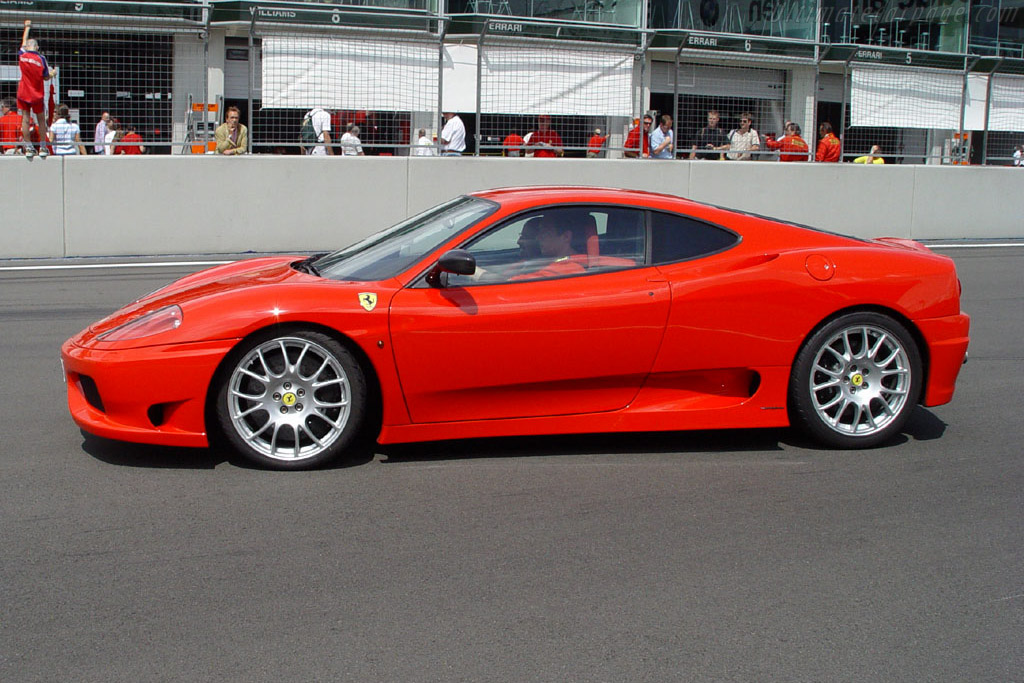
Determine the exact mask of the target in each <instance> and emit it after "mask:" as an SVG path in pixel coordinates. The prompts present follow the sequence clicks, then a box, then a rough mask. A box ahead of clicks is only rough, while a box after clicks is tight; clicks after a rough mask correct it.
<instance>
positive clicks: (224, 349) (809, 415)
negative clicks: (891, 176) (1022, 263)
mask: <svg viewBox="0 0 1024 683" xmlns="http://www.w3.org/2000/svg"><path fill="white" fill-rule="evenodd" d="M968 327H969V318H968V316H966V315H965V314H963V313H962V312H961V311H960V283H959V281H958V279H957V274H956V270H955V268H954V265H953V262H952V261H951V260H950V259H948V258H946V257H944V256H940V255H936V254H934V253H932V252H931V251H929V250H928V249H927V248H925V247H924V246H922V245H920V244H917V243H915V242H912V241H909V240H904V239H890V238H883V239H877V240H864V239H856V238H853V237H845V236H842V235H837V234H832V233H829V232H823V231H819V230H814V229H811V228H807V227H801V226H797V225H792V224H788V223H783V222H779V221H775V220H770V219H767V218H762V217H759V216H753V215H748V214H744V213H738V212H735V211H730V210H727V209H722V208H717V207H713V206H707V205H704V204H699V203H696V202H692V201H688V200H685V199H680V198H678V197H672V196H666V195H660V194H652V193H647V192H637V191H627V190H606V189H593V188H536V187H535V188H519V189H502V190H492V191H486V192H478V193H475V194H472V195H468V196H463V197H459V198H457V199H454V200H452V201H449V202H447V203H445V204H443V205H441V206H438V207H435V208H433V209H430V210H429V211H426V212H424V213H422V214H420V215H418V216H414V217H413V218H410V219H408V220H406V221H404V222H403V223H400V224H398V225H396V226H394V227H392V228H389V229H387V230H385V231H383V232H380V233H378V234H375V235H373V236H371V237H368V238H366V239H364V240H362V241H360V242H358V243H356V244H353V245H352V246H350V247H348V248H346V249H343V250H341V251H338V252H334V253H331V254H326V255H320V256H315V257H312V258H303V257H298V256H275V257H270V258H256V259H252V260H247V261H239V262H237V263H233V264H230V265H225V266H219V267H216V268H211V269H209V270H205V271H202V272H199V273H196V274H193V275H191V276H188V277H185V278H183V279H181V280H178V281H177V282H175V283H173V284H171V285H168V286H167V287H164V288H163V289H160V290H158V291H156V292H154V293H152V294H149V295H148V296H145V297H143V298H142V299H140V300H138V301H136V302H135V303H133V304H130V305H128V306H126V307H124V308H122V309H121V310H119V311H117V312H116V313H114V314H113V315H111V316H109V317H107V318H105V319H103V320H101V321H99V322H98V323H96V324H94V325H92V326H91V327H89V328H88V329H87V330H85V331H83V332H81V333H80V334H78V335H76V336H75V337H73V338H72V339H70V340H68V341H67V342H66V343H65V344H64V346H63V350H62V352H63V362H64V368H65V371H66V374H67V386H68V404H69V406H70V409H71V414H72V416H73V417H74V419H75V422H77V423H78V424H79V425H80V426H81V427H82V428H83V429H84V430H86V431H87V432H91V433H93V434H96V435H99V436H103V437H109V438H113V439H121V440H126V441H136V442H143V443H153V444H165V445H178V446H206V445H207V444H208V443H209V440H210V438H211V437H212V436H216V435H219V436H223V437H224V438H225V439H226V441H227V442H228V443H229V444H230V445H231V446H232V447H233V448H235V449H237V451H238V452H239V453H240V454H242V455H243V456H245V457H246V458H248V459H250V460H251V461H253V462H255V463H258V464H260V465H263V466H267V467H274V468H280V469H299V468H308V467H313V466H317V465H322V464H324V463H327V462H329V461H332V460H335V459H336V458H339V457H341V456H343V455H344V454H345V452H346V449H349V448H350V447H351V446H352V444H353V438H354V437H355V436H356V435H357V434H359V433H361V432H364V430H372V431H370V434H372V435H374V436H376V438H377V440H378V441H379V442H380V443H382V444H387V443H399V442H409V441H421V440H436V439H454V438H467V437H493V436H508V435H522V434H565V433H592V432H612V431H615V432H619V431H654V430H686V429H709V428H715V429H718V428H731V427H779V426H785V425H789V424H796V425H799V426H800V427H802V428H803V429H805V430H807V431H808V432H809V433H810V434H811V435H812V436H813V437H815V438H816V439H817V440H818V441H820V442H821V443H823V444H826V445H828V446H832V447H842V448H861V447H869V446H874V445H877V444H879V443H882V442H884V441H886V440H887V439H890V438H891V437H892V436H893V435H894V434H896V433H897V432H899V431H900V430H901V428H902V427H903V425H904V423H905V422H906V420H907V418H908V417H909V415H910V413H911V411H912V410H913V408H914V406H915V405H916V404H918V403H923V404H924V405H926V406H935V405H939V404H942V403H946V402H948V401H949V400H950V399H951V398H952V396H953V388H954V384H955V381H956V377H957V374H958V372H959V370H960V367H961V365H962V363H963V361H964V359H965V357H966V353H967V343H968V337H967V334H968Z"/></svg>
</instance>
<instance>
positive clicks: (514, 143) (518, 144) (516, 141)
mask: <svg viewBox="0 0 1024 683" xmlns="http://www.w3.org/2000/svg"><path fill="white" fill-rule="evenodd" d="M525 146H526V140H525V139H524V138H523V136H522V135H520V134H519V133H516V132H515V131H513V132H511V133H509V134H508V135H506V136H505V139H504V140H502V141H501V148H502V153H503V154H504V155H505V156H507V157H521V156H523V147H525Z"/></svg>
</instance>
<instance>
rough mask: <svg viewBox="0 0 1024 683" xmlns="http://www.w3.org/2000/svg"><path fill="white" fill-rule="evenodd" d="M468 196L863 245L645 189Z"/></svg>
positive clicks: (509, 205) (509, 207) (550, 188)
mask: <svg viewBox="0 0 1024 683" xmlns="http://www.w3.org/2000/svg"><path fill="white" fill-rule="evenodd" d="M471 196H474V197H480V198H482V199H489V200H492V201H495V202H498V203H500V204H501V205H502V206H503V207H504V210H505V211H507V212H512V213H514V212H518V211H522V210H524V209H529V208H532V207H534V206H537V205H538V204H573V203H599V204H601V203H608V204H618V203H622V204H634V205H639V206H645V207H647V208H651V209H661V210H664V211H674V212H680V213H685V214H687V215H690V216H693V217H695V218H699V219H703V220H705V221H708V222H711V223H714V224H716V225H721V226H724V227H728V228H730V229H733V230H739V231H740V232H741V233H744V234H747V235H749V234H750V229H751V228H753V227H755V226H756V227H758V228H760V229H761V230H763V229H765V228H767V227H769V226H770V227H771V229H772V230H773V231H775V232H776V234H777V235H778V236H779V237H782V234H781V233H786V234H788V235H789V237H788V238H784V241H785V240H793V239H799V240H801V241H804V240H813V241H815V242H820V241H822V240H824V241H826V242H829V243H836V242H837V241H840V242H846V243H849V242H851V241H853V242H859V243H863V242H864V241H863V240H860V239H858V238H855V237H851V236H849V235H843V234H840V233H835V232H831V231H828V230H823V229H821V228H817V227H813V226H808V225H801V224H799V223H793V222H790V221H786V220H780V219H778V218H773V217H770V216H763V215H760V214H756V213H750V212H747V211H741V210H736V209H729V208H726V207H722V206H716V205H714V204H705V203H703V202H698V201H694V200H692V199H686V198H684V197H678V196H676V195H670V194H663V193H660V192H650V191H648V190H632V189H625V188H610V187H586V186H572V185H539V186H530V187H501V188H494V189H490V190H481V191H479V192H473V193H471ZM740 226H744V227H745V228H746V229H742V230H741V229H740ZM798 236H799V237H798ZM790 244H792V243H790Z"/></svg>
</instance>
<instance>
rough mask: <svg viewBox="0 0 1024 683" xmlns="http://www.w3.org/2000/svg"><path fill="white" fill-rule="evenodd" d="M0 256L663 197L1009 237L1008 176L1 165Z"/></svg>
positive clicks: (317, 246) (186, 163) (154, 248)
mask: <svg viewBox="0 0 1024 683" xmlns="http://www.w3.org/2000/svg"><path fill="white" fill-rule="evenodd" d="M0 178H2V180H0V202H2V206H3V207H4V209H3V211H4V218H5V220H4V229H3V230H2V231H0V258H37V257H62V256H118V255H160V254H200V253H234V252H244V251H270V252H273V251H290V250H295V251H315V250H328V249H335V248H339V247H341V246H344V245H346V244H349V243H351V242H352V241H353V240H355V239H358V238H361V237H364V236H366V235H368V234H371V233H373V232H375V231H377V230H379V229H381V228H384V227H386V226H388V225H391V224H393V223H395V222H397V221H399V220H401V219H403V218H405V217H406V216H408V215H411V214H413V213H416V212H418V211H421V210H423V209H425V208H428V207H430V206H433V205H434V204H437V203H439V202H442V201H444V200H446V199H449V198H450V197H452V196H455V195H458V194H462V193H465V192H472V191H474V190H479V189H487V188H492V187H503V186H517V185H548V184H554V185H562V184H572V185H595V186H603V187H627V188H636V189H644V190H651V191H655V192H667V193H670V194H678V195H681V196H685V197H690V198H692V199H696V200H698V201H706V202H710V203H712V204H718V205H720V206H727V207H731V208H736V209H742V210H744V211H751V212H754V213H759V214H764V215H768V216H775V217H778V218H784V219H788V220H792V221H796V222H799V223H805V224H808V225H815V226H818V227H822V228H826V229H829V230H834V231H837V232H843V233H847V234H851V235H857V236H862V237H876V236H880V235H894V236H899V237H912V238H914V239H958V238H987V239H1004V238H1022V237H1024V173H1021V172H1020V170H1019V169H1014V168H995V167H987V168H964V167H943V166H893V165H889V166H861V165H854V164H779V163H764V162H762V163H751V162H748V163H723V162H708V161H696V162H688V161H677V162H673V163H665V162H657V161H636V160H604V159H603V160H588V159H528V158H523V159H498V158H472V157H462V158H459V159H449V158H437V157H432V158H424V157H412V158H410V157H361V158H352V157H348V158H332V157H322V158H314V157H292V156H248V157H213V156H207V157H188V156H166V157H165V156H153V157H150V156H143V157H123V156H116V157H71V158H59V157H50V158H48V159H45V160H42V159H35V160H33V161H31V162H29V161H26V160H24V159H19V158H11V157H5V158H0Z"/></svg>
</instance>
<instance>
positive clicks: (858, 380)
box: [850, 372, 864, 387]
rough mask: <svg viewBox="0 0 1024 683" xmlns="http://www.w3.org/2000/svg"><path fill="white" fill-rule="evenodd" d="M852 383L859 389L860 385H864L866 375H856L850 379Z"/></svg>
mask: <svg viewBox="0 0 1024 683" xmlns="http://www.w3.org/2000/svg"><path fill="white" fill-rule="evenodd" d="M850 382H852V383H853V386H855V387H859V386H860V385H862V384H864V375H862V374H860V373H859V372H858V373H857V374H856V375H854V376H853V377H851V378H850Z"/></svg>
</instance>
